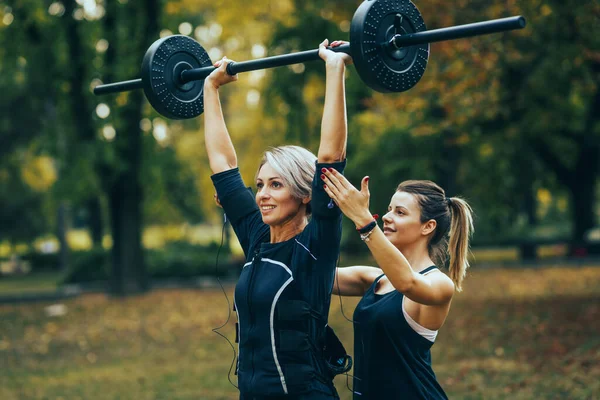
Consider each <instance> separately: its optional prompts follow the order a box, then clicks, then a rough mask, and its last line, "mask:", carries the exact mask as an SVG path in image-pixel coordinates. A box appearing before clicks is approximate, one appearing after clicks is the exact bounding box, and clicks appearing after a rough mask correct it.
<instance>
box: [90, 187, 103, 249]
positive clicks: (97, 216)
mask: <svg viewBox="0 0 600 400" xmlns="http://www.w3.org/2000/svg"><path fill="white" fill-rule="evenodd" d="M86 208H87V211H88V228H89V230H90V236H91V237H92V245H93V246H94V247H101V246H102V239H103V237H104V224H103V223H102V205H101V204H100V198H99V197H98V196H94V197H92V198H91V199H89V200H88V201H87V203H86Z"/></svg>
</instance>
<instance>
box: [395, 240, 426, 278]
mask: <svg viewBox="0 0 600 400" xmlns="http://www.w3.org/2000/svg"><path fill="white" fill-rule="evenodd" d="M427 247H428V246H427V242H425V241H418V242H415V243H411V244H408V245H406V246H404V247H403V248H398V250H400V251H401V252H402V254H403V255H404V257H406V260H407V261H408V263H409V264H410V266H411V268H412V269H413V270H414V271H416V272H419V271H422V270H424V269H425V268H427V267H429V266H431V265H434V264H433V261H432V260H431V257H429V249H428V248H427Z"/></svg>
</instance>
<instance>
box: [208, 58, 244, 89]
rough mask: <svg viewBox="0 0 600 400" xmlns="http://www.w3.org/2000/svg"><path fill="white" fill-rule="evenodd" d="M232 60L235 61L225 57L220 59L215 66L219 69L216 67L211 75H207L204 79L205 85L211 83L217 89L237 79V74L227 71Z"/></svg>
mask: <svg viewBox="0 0 600 400" xmlns="http://www.w3.org/2000/svg"><path fill="white" fill-rule="evenodd" d="M232 62H233V61H232V60H230V59H229V58H227V57H223V58H222V59H220V60H219V61H217V62H216V63H214V66H215V67H216V68H217V69H215V70H214V71H213V72H211V73H210V75H208V76H207V77H206V80H205V81H204V85H207V84H209V85H212V86H213V87H214V88H215V89H218V88H219V87H221V86H223V85H226V84H228V83H229V82H233V81H237V80H238V76H237V74H235V75H229V74H228V73H227V64H229V63H232Z"/></svg>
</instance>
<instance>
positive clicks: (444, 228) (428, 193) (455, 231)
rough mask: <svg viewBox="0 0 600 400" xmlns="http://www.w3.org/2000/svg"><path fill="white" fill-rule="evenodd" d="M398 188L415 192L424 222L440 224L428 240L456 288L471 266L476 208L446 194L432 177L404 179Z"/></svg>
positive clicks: (459, 286) (430, 247)
mask: <svg viewBox="0 0 600 400" xmlns="http://www.w3.org/2000/svg"><path fill="white" fill-rule="evenodd" d="M396 191H398V192H406V193H410V194H413V195H414V196H415V197H416V199H417V202H418V204H419V207H420V208H421V222H422V223H425V222H427V221H429V220H432V219H433V220H435V222H436V224H437V226H436V228H435V231H434V232H433V235H432V236H431V239H430V240H429V243H428V250H429V256H430V257H431V259H432V260H433V262H434V263H436V264H437V265H446V262H447V261H448V257H449V258H450V262H449V264H448V269H449V272H450V278H451V279H452V281H453V282H454V286H455V287H456V290H457V291H459V292H460V291H462V281H463V279H464V278H465V275H466V273H467V268H469V261H468V259H467V256H468V252H469V239H470V237H471V235H472V233H473V210H472V209H471V206H469V204H468V203H467V202H466V201H465V200H464V199H462V198H460V197H446V193H445V192H444V189H442V188H441V187H440V186H438V185H437V184H436V183H434V182H431V181H423V180H419V181H415V180H411V181H404V182H402V183H400V185H398V188H397V189H396Z"/></svg>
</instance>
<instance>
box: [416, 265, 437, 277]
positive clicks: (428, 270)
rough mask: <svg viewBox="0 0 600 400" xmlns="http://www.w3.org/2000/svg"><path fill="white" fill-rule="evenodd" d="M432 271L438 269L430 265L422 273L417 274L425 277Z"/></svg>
mask: <svg viewBox="0 0 600 400" xmlns="http://www.w3.org/2000/svg"><path fill="white" fill-rule="evenodd" d="M434 269H438V267H436V266H435V265H432V266H431V267H427V268H425V269H424V270H423V271H421V272H419V273H420V274H421V275H425V274H427V273H428V272H431V271H433V270H434Z"/></svg>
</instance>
